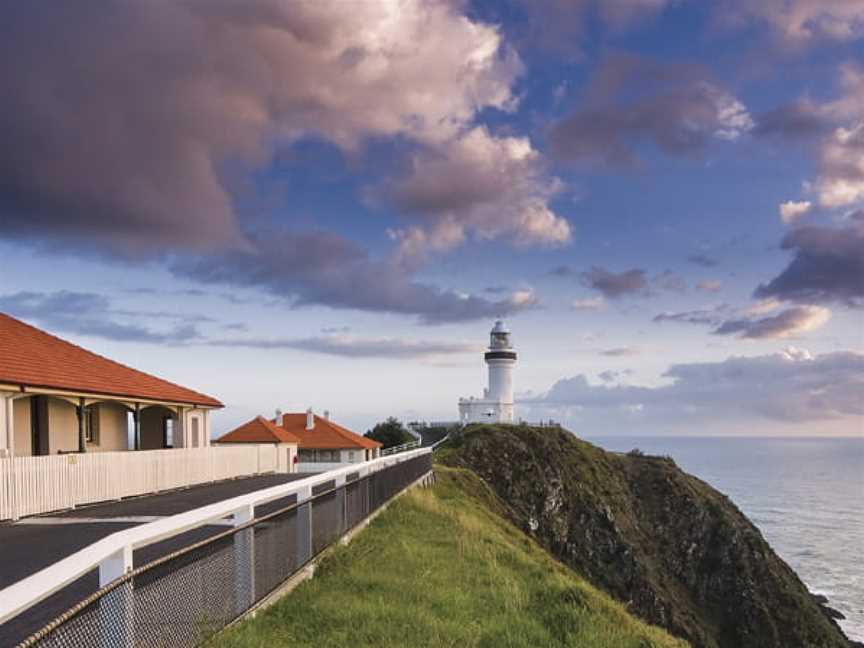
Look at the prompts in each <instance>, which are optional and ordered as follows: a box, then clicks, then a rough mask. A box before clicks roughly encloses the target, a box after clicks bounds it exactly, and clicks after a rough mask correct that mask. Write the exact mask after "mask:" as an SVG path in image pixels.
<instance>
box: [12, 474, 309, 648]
mask: <svg viewBox="0 0 864 648" xmlns="http://www.w3.org/2000/svg"><path fill="white" fill-rule="evenodd" d="M308 476H309V474H302V473H300V474H296V473H295V474H287V475H286V474H275V475H259V476H256V477H248V478H243V479H232V480H229V481H223V482H216V483H213V484H203V485H201V486H192V487H190V488H186V489H182V490H177V491H170V492H166V493H160V494H158V495H147V496H143V497H136V498H130V499H126V500H121V501H119V502H117V501H115V502H109V503H105V504H96V505H92V506H87V507H81V508H78V509H76V510H74V511H66V512H62V513H52V514H48V515H45V516H40V517H34V518H28V519H24V520H21V521H18V522H15V523H4V524H0V547H2V550H0V589H2V588H5V587H7V586H9V585H11V584H13V583H15V582H17V581H19V580H21V579H22V578H25V577H27V576H29V575H31V574H34V573H36V572H38V571H39V570H41V569H44V568H45V567H48V566H49V565H52V564H54V563H55V562H57V561H58V560H61V559H63V558H65V557H66V556H69V555H71V554H73V553H75V552H76V551H78V550H80V549H82V548H84V547H86V546H88V545H90V544H92V543H93V542H95V541H96V540H99V539H100V538H104V537H105V536H107V535H110V534H111V533H114V532H116V531H122V530H124V529H129V528H131V527H134V526H139V525H141V524H146V523H147V522H149V521H152V520H155V519H159V518H162V517H166V516H170V515H176V514H177V513H183V512H185V511H191V510H192V509H196V508H200V507H202V506H207V505H208V504H214V503H216V502H220V501H222V500H226V499H230V498H232V497H237V496H239V495H245V494H247V493H252V492H254V491H259V490H263V489H265V488H270V487H271V486H277V485H279V484H284V483H287V482H291V481H295V480H297V479H302V478H304V477H308ZM293 501H294V497H293V496H291V497H287V498H281V499H280V500H276V501H274V502H269V503H267V504H264V505H262V506H261V507H256V511H255V516H256V517H261V516H262V515H266V514H267V513H269V512H272V511H275V510H278V509H279V508H281V507H283V506H287V505H289V504H291V503H292V502H293ZM225 528H226V527H225V525H219V524H213V525H207V526H203V527H199V528H197V529H193V530H191V531H188V532H186V533H183V534H180V535H177V536H174V537H172V538H168V539H167V540H163V541H161V542H157V543H155V544H152V545H149V546H146V547H142V548H140V549H138V550H136V551H135V553H134V556H133V562H134V564H135V566H136V567H137V566H140V565H144V564H147V563H149V562H151V561H153V560H155V559H157V558H160V557H162V556H165V555H167V554H169V553H172V552H174V551H177V550H178V549H182V548H183V547H185V546H188V545H191V544H194V543H195V542H198V541H200V540H203V539H205V538H207V537H209V536H211V535H214V534H216V533H219V532H220V531H224V530H225ZM98 586H99V575H98V572H97V570H93V571H91V572H89V573H87V574H85V575H84V576H82V577H81V578H79V579H78V580H76V581H75V582H73V583H71V584H70V585H67V586H66V587H64V588H63V589H62V590H60V591H58V592H55V593H54V594H52V595H51V596H50V597H48V598H47V599H45V600H44V601H42V602H41V603H39V604H37V605H36V606H34V607H33V608H30V609H29V610H27V611H26V612H24V613H22V614H20V615H18V617H16V618H14V619H12V620H10V621H8V622H7V623H5V624H3V625H0V646H13V645H15V644H17V643H18V642H20V641H22V640H23V639H25V638H26V637H27V636H29V635H30V634H32V633H33V632H35V631H37V630H39V629H40V628H42V627H43V626H44V625H46V624H47V623H48V622H50V621H51V620H53V619H54V618H56V617H57V616H59V615H60V614H62V613H63V612H65V611H66V610H68V609H69V608H71V607H72V606H74V605H76V604H77V603H78V602H80V601H81V600H83V599H84V598H86V597H87V596H89V595H90V594H92V593H93V592H94V591H96V589H97V588H98Z"/></svg>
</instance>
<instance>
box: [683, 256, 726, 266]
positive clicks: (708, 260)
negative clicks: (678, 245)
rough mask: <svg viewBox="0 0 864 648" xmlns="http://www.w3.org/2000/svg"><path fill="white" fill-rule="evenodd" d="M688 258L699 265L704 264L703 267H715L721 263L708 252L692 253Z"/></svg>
mask: <svg viewBox="0 0 864 648" xmlns="http://www.w3.org/2000/svg"><path fill="white" fill-rule="evenodd" d="M687 260H688V261H689V262H690V263H692V264H694V265H698V266H702V267H703V268H715V267H717V266H718V265H720V262H719V261H718V260H717V259H715V258H714V257H711V256H708V255H707V254H691V255H690V256H689V257H687Z"/></svg>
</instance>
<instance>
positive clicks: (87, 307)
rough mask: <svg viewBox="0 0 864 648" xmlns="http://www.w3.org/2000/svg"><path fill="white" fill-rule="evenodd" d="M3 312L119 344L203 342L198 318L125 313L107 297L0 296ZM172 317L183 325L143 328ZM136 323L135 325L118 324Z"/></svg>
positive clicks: (66, 294) (60, 293)
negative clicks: (144, 322)
mask: <svg viewBox="0 0 864 648" xmlns="http://www.w3.org/2000/svg"><path fill="white" fill-rule="evenodd" d="M0 311H3V312H6V313H9V314H10V315H14V316H15V317H19V318H22V319H26V320H33V321H35V322H37V323H39V324H40V325H42V326H45V327H47V328H50V329H52V330H56V331H60V332H65V333H74V334H77V335H86V336H90V337H98V338H103V339H106V340H112V341H115V342H145V343H150V344H179V343H183V342H190V341H194V340H197V339H199V338H200V337H201V336H200V332H199V331H198V329H197V327H196V326H195V324H194V323H193V322H194V321H197V319H198V318H189V317H186V316H183V315H174V316H171V315H168V314H164V313H155V314H154V313H146V312H138V311H121V310H116V309H114V308H112V307H111V302H110V301H109V300H108V298H106V297H104V296H103V295H97V294H94V293H82V292H70V291H65V290H62V291H58V292H53V293H38V292H17V293H12V294H8V295H0ZM166 316H167V317H172V318H174V319H177V320H179V323H178V324H176V325H175V326H174V327H172V328H171V329H169V330H167V331H163V330H154V329H152V328H148V327H146V326H142V325H141V324H140V323H138V322H140V321H141V320H142V319H146V318H149V317H153V318H157V319H164V318H165V317H166ZM118 319H120V320H123V319H134V320H135V323H127V322H123V321H118Z"/></svg>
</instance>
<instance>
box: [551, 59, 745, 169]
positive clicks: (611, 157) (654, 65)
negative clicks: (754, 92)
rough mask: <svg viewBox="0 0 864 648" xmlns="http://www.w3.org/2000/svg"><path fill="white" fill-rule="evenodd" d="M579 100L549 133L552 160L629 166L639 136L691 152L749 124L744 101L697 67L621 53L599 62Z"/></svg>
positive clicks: (634, 158) (667, 149)
mask: <svg viewBox="0 0 864 648" xmlns="http://www.w3.org/2000/svg"><path fill="white" fill-rule="evenodd" d="M580 106H581V107H580V108H579V109H578V110H577V111H575V112H573V113H572V114H570V115H569V116H567V117H565V118H564V119H562V120H561V121H559V122H558V123H557V124H555V125H554V126H553V128H552V130H551V132H550V140H551V150H552V152H553V153H554V154H555V155H556V156H557V157H558V158H559V159H563V160H569V161H577V160H583V159H587V160H600V161H603V162H606V163H608V164H611V165H615V166H633V165H635V164H636V163H637V161H638V155H637V152H636V151H637V148H638V147H639V146H640V145H641V143H642V142H644V141H649V142H651V143H653V144H654V145H655V146H656V147H657V148H659V149H660V150H661V151H663V152H664V153H667V154H670V155H693V154H696V153H699V152H701V151H702V150H703V149H704V148H705V147H706V146H707V144H708V142H709V141H711V140H713V139H719V140H726V141H734V140H736V139H738V138H739V137H740V136H741V135H743V134H745V133H747V132H748V131H750V130H751V129H752V128H753V127H754V125H755V122H754V120H753V118H752V117H751V115H750V114H749V112H748V111H747V108H746V107H745V106H744V104H742V103H741V102H740V101H739V100H738V99H736V98H735V97H734V96H733V95H732V94H730V93H728V92H727V91H725V90H723V89H721V88H720V87H719V86H718V85H717V84H716V83H715V82H713V81H712V80H710V79H709V75H708V74H707V73H706V72H705V71H704V70H702V69H700V68H698V67H696V66H693V65H685V64H680V63H666V62H659V61H652V60H648V59H643V58H639V57H636V56H632V55H625V54H617V55H614V56H612V57H609V58H608V59H607V60H606V61H605V62H604V63H602V64H601V66H600V67H599V68H598V70H597V71H596V72H595V73H594V75H593V77H592V79H591V81H590V83H589V86H588V90H587V92H586V95H585V97H584V98H583V100H582V102H581V104H580Z"/></svg>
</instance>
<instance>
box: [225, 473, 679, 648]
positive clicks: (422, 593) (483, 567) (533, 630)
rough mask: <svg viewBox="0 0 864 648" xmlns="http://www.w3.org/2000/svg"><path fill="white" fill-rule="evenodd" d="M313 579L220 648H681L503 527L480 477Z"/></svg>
mask: <svg viewBox="0 0 864 648" xmlns="http://www.w3.org/2000/svg"><path fill="white" fill-rule="evenodd" d="M438 475H439V479H438V483H437V485H436V486H435V487H434V489H422V490H421V489H414V490H413V491H411V492H410V493H408V494H406V495H405V496H403V497H402V498H400V499H399V500H397V501H396V502H395V503H393V504H392V505H391V506H390V507H389V508H388V510H387V511H385V512H384V513H383V514H382V515H381V516H379V517H378V518H377V519H376V520H375V521H373V523H372V524H371V525H370V526H369V528H368V529H366V530H365V531H364V532H363V533H361V534H360V535H359V536H358V537H356V538H355V539H354V541H353V542H352V543H351V544H350V545H349V546H347V547H340V548H338V549H336V550H335V551H334V552H333V553H332V554H331V555H330V556H329V557H327V558H326V559H325V560H323V561H322V563H321V564H320V566H319V569H318V572H317V573H316V576H315V578H314V579H312V580H311V581H307V582H306V583H304V584H302V585H301V586H300V587H299V588H298V589H297V590H295V591H294V592H293V593H292V594H291V595H289V596H287V597H285V598H283V599H282V600H281V601H280V602H279V603H277V604H276V605H275V606H273V607H272V608H270V609H268V610H267V611H266V612H264V613H262V614H260V615H259V616H258V617H257V618H256V619H253V620H251V621H247V622H245V623H243V624H241V625H240V626H238V627H237V628H235V629H232V630H231V631H229V632H228V633H226V634H224V635H222V636H220V637H218V639H217V641H216V644H217V645H219V646H230V647H236V646H243V647H250V646H279V645H290V646H315V647H316V648H324V647H326V646H334V647H336V646H338V647H340V648H342V647H343V646H349V645H354V646H360V647H363V646H376V647H381V648H387V647H391V646H393V647H395V646H410V647H412V648H413V647H421V646H459V647H462V646H465V647H470V646H478V647H486V646H488V647H489V648H505V647H525V648H538V647H546V646H549V647H553V646H562V647H563V646H585V647H589V646H590V647H602V648H618V647H620V648H625V647H626V648H665V647H672V646H675V647H679V648H681V647H684V646H686V645H687V644H686V643H685V642H683V641H680V640H677V639H673V638H671V637H670V636H669V635H667V634H666V633H665V632H663V631H662V630H660V629H657V628H654V627H651V626H648V625H646V624H644V623H642V622H640V621H638V620H636V619H635V618H634V617H632V616H630V615H629V614H627V612H626V611H625V610H624V608H623V607H622V606H621V605H620V604H618V603H615V602H613V601H612V600H611V599H610V598H609V597H608V596H606V595H605V594H603V593H601V592H599V591H598V590H596V589H594V588H593V587H592V586H590V585H589V584H587V583H586V582H585V581H584V580H582V579H581V578H579V577H578V576H576V574H575V573H574V572H572V571H570V570H569V569H567V568H566V567H564V566H563V565H561V564H560V563H558V562H556V561H554V560H553V559H552V558H551V557H550V556H549V555H548V554H547V553H545V552H544V551H543V550H542V549H540V548H539V547H538V546H537V545H536V544H535V543H534V542H533V541H531V540H529V539H528V538H527V536H525V535H524V534H522V533H521V532H520V531H519V530H517V529H516V528H515V527H513V526H512V525H511V524H510V523H509V522H506V521H505V520H504V519H503V518H502V517H501V515H500V512H501V508H500V504H499V503H498V501H497V500H496V499H495V496H494V495H492V494H491V492H490V491H489V490H488V489H487V488H486V486H485V485H484V484H483V483H482V482H481V481H480V480H479V479H477V478H476V477H475V476H474V475H473V474H471V473H469V472H467V471H461V470H456V469H448V468H443V469H441V470H439V472H438Z"/></svg>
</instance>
